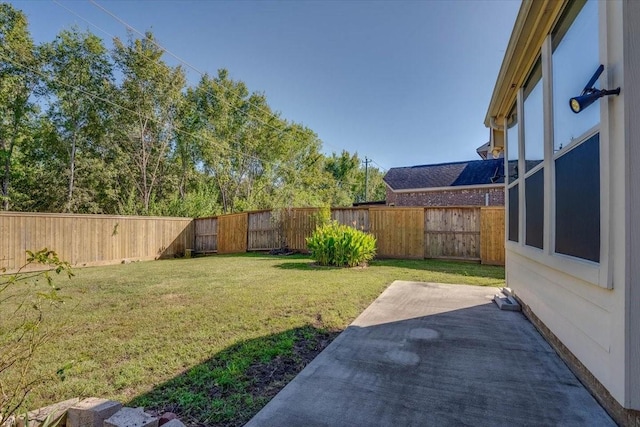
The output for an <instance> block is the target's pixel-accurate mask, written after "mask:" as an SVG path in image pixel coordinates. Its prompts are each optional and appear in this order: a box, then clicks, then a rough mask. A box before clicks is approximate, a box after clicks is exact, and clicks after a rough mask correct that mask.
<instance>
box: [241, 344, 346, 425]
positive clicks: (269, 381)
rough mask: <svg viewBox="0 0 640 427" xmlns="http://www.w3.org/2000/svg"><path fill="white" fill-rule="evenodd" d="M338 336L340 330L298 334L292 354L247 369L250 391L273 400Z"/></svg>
mask: <svg viewBox="0 0 640 427" xmlns="http://www.w3.org/2000/svg"><path fill="white" fill-rule="evenodd" d="M298 335H303V334H302V333H299V334H298ZM336 336H338V332H323V333H318V334H316V335H314V336H307V337H304V336H298V337H297V339H296V341H295V343H294V345H293V350H292V352H291V354H289V355H281V356H276V357H275V358H274V359H273V360H271V361H270V362H268V363H256V364H254V365H252V366H251V367H249V369H247V372H246V375H247V377H248V378H250V379H252V386H251V387H250V389H249V390H248V391H249V392H250V393H251V394H252V395H253V396H256V397H259V398H261V399H268V400H271V398H273V397H274V396H275V395H276V394H278V392H279V391H280V390H282V389H283V388H284V386H286V385H287V384H288V383H289V381H291V380H292V379H293V377H295V376H296V375H298V373H300V371H302V370H303V369H304V368H305V366H307V365H308V364H309V362H311V361H312V360H313V359H314V358H315V357H316V356H317V355H318V354H319V353H320V352H321V351H322V350H324V349H325V348H326V347H327V346H328V345H329V343H330V342H331V341H333V339H334V338H335V337H336ZM246 421H249V420H248V419H247V420H246Z"/></svg>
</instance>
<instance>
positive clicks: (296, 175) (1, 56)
mask: <svg viewBox="0 0 640 427" xmlns="http://www.w3.org/2000/svg"><path fill="white" fill-rule="evenodd" d="M0 59H3V60H6V61H8V62H10V63H11V64H13V65H15V66H17V67H20V68H22V69H24V70H27V71H30V72H32V73H34V74H36V75H38V76H40V77H41V78H42V79H44V80H45V81H52V82H56V81H57V83H58V84H60V85H61V86H64V87H66V88H67V89H71V90H73V91H77V92H80V93H83V94H85V95H87V96H89V97H91V98H94V99H97V100H100V101H102V102H105V103H107V104H109V105H111V106H113V107H115V108H117V109H119V110H122V111H126V112H129V113H132V114H135V115H139V114H138V112H136V111H135V110H132V109H130V108H128V107H125V106H123V105H120V104H118V103H117V102H114V101H112V100H110V99H107V98H104V97H102V96H100V95H97V94H95V93H93V92H90V91H87V90H84V89H82V88H79V87H75V86H71V85H70V84H67V83H66V82H63V81H61V80H60V79H55V78H52V77H49V76H47V75H45V74H43V73H42V72H41V71H39V70H37V69H34V68H32V67H29V66H28V65H25V64H21V63H19V62H16V61H14V60H12V59H11V58H9V57H8V56H5V55H4V54H2V53H0ZM142 118H143V119H145V120H148V121H150V122H153V123H156V124H160V125H162V124H163V123H162V122H161V121H160V120H159V119H157V118H154V117H150V116H142ZM173 129H174V132H176V133H179V134H182V135H184V136H188V137H190V138H193V139H195V140H198V141H201V142H205V143H210V144H212V145H214V146H216V147H218V148H220V149H222V150H226V151H228V152H232V153H236V154H238V155H239V156H240V157H244V158H246V159H250V160H255V161H258V162H259V163H261V164H263V165H270V166H273V167H274V168H275V169H276V170H278V169H279V170H282V171H288V172H291V173H292V176H293V182H292V184H293V185H294V186H297V185H298V184H299V183H300V180H301V176H300V173H299V171H298V170H297V169H296V168H294V167H292V166H289V165H287V164H286V163H274V162H269V161H266V160H264V159H261V158H259V157H256V156H252V155H250V154H247V153H245V152H243V151H240V150H236V149H234V148H231V147H227V146H223V145H221V144H220V143H218V142H216V141H215V140H210V139H206V138H204V137H202V136H199V135H196V134H194V133H193V132H188V131H185V130H183V129H181V128H180V127H179V126H174V127H173ZM285 131H286V129H285V130H283V132H282V133H284V132H285ZM318 156H322V154H319V155H318ZM316 161H317V158H316V159H315V160H314V161H313V163H315V162H316ZM336 184H342V180H336Z"/></svg>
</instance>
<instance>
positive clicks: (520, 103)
mask: <svg viewBox="0 0 640 427" xmlns="http://www.w3.org/2000/svg"><path fill="white" fill-rule="evenodd" d="M516 102H517V105H516V109H517V111H518V113H517V114H518V179H516V180H515V182H517V183H518V184H519V186H518V244H519V245H520V246H524V239H525V236H524V225H525V222H524V221H525V219H526V218H525V208H526V206H525V201H524V191H525V188H524V176H525V174H526V173H527V167H526V163H525V160H524V156H525V152H524V150H525V145H524V144H525V141H524V127H525V126H526V125H527V124H526V123H525V120H524V88H523V87H520V88H518V95H517V97H516Z"/></svg>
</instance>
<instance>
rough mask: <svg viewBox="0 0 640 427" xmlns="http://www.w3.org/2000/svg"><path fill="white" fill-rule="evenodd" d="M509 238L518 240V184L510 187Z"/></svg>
mask: <svg viewBox="0 0 640 427" xmlns="http://www.w3.org/2000/svg"><path fill="white" fill-rule="evenodd" d="M509 240H511V241H512V242H517V241H518V184H516V185H514V186H513V187H511V188H510V189H509Z"/></svg>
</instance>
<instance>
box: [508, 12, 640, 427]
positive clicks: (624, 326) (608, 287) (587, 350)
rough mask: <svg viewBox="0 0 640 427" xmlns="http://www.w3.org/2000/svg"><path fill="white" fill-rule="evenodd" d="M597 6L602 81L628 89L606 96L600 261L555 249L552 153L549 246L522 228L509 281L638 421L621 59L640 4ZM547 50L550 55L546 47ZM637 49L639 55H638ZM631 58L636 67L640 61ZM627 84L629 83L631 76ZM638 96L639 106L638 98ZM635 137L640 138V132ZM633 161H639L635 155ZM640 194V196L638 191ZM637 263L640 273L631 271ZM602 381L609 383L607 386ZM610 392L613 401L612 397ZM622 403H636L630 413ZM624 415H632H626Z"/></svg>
mask: <svg viewBox="0 0 640 427" xmlns="http://www.w3.org/2000/svg"><path fill="white" fill-rule="evenodd" d="M632 5H633V6H632ZM599 14H600V18H599V19H600V26H601V33H600V44H601V46H600V57H601V60H602V63H603V64H604V65H605V74H603V76H602V78H601V80H600V81H601V82H605V83H602V85H603V86H607V87H611V88H615V87H618V86H621V87H622V93H621V95H620V96H618V97H609V98H605V99H604V100H603V101H601V104H600V105H601V124H600V137H601V139H600V141H601V142H600V144H601V145H600V151H601V153H600V168H601V171H600V181H601V191H600V194H601V214H600V215H601V257H600V263H599V264H595V263H590V262H588V261H581V260H579V259H576V258H571V257H567V256H564V255H560V254H555V253H554V251H553V250H552V249H551V248H550V247H549V246H550V244H549V243H550V242H551V238H552V236H553V233H554V230H553V227H554V224H553V221H547V218H553V216H552V213H553V201H552V200H553V199H552V196H553V191H554V187H553V185H552V184H553V175H552V174H553V163H552V162H553V161H552V160H551V159H550V158H546V159H545V162H547V163H546V164H545V173H547V174H549V175H548V176H546V177H545V178H546V179H545V212H547V213H548V215H550V216H545V249H544V250H539V249H536V248H532V247H527V246H525V245H524V244H522V241H523V239H522V237H523V235H524V234H523V232H522V230H521V234H520V243H514V242H507V244H506V280H507V285H508V286H509V287H511V288H512V289H513V290H514V292H515V294H516V295H517V297H518V298H519V299H520V300H521V301H522V302H523V304H524V305H526V306H527V308H528V309H529V310H530V312H531V313H532V314H533V317H535V321H534V323H535V322H536V321H538V320H539V321H540V322H542V323H543V324H544V327H543V328H541V330H543V329H545V330H548V331H550V333H551V334H552V335H553V336H552V337H551V338H552V339H551V341H552V342H553V339H554V338H557V339H558V340H560V341H561V343H562V345H563V346H562V347H564V350H561V353H562V351H568V352H569V354H568V355H567V354H565V355H564V356H568V357H565V360H569V361H570V359H571V358H572V357H573V356H575V358H577V359H578V360H579V362H580V364H581V365H582V367H583V368H586V370H585V371H584V372H582V371H581V369H582V368H580V367H576V366H572V368H573V369H574V372H576V373H577V374H578V376H579V377H581V379H583V381H584V382H585V383H590V382H591V381H590V378H593V379H595V380H597V381H595V383H596V384H597V383H598V382H599V383H600V384H598V385H597V386H596V387H592V392H594V394H595V395H596V397H597V398H598V399H599V401H600V402H601V403H603V404H604V405H605V407H606V408H607V410H609V412H610V413H611V414H612V415H614V416H615V418H616V421H618V422H619V423H622V424H624V425H627V424H628V425H631V423H633V425H636V424H635V423H636V422H640V415H638V413H637V412H635V411H637V410H640V375H639V373H640V367H639V366H640V365H639V364H640V339H638V322H639V317H640V316H639V315H638V313H637V312H638V307H639V306H640V301H638V298H639V296H638V283H639V281H640V279H638V277H636V276H637V275H640V268H638V262H637V256H636V257H635V258H636V259H634V257H633V255H634V254H633V253H631V252H629V251H628V248H629V245H631V247H632V248H633V247H634V246H633V242H635V243H636V244H637V242H640V237H638V235H639V233H640V230H636V231H635V233H634V234H633V235H630V234H629V233H628V231H629V230H628V229H629V227H630V225H631V224H633V225H634V227H637V225H635V222H637V218H638V217H639V216H638V215H639V214H640V208H638V212H630V211H629V210H628V203H629V194H630V193H632V194H634V195H636V194H637V193H638V191H639V190H638V189H639V186H638V185H635V186H633V187H632V186H631V185H630V182H633V180H634V179H635V181H636V182H640V173H638V172H637V170H638V168H639V167H640V160H638V159H640V154H639V155H637V156H636V157H632V159H630V158H629V154H630V153H629V149H630V148H632V147H635V150H634V151H638V149H637V145H638V141H637V140H636V141H630V138H629V135H628V132H629V130H630V128H633V129H636V130H637V128H638V125H637V123H635V122H633V120H636V121H637V117H633V116H631V115H630V114H628V113H627V112H626V111H625V108H628V107H627V104H628V103H629V102H631V101H630V100H628V99H627V100H625V81H626V73H627V72H632V73H635V75H636V76H637V74H638V72H637V71H632V70H633V68H632V67H631V66H630V64H627V61H626V59H627V58H625V60H624V61H623V45H624V43H623V36H624V38H625V39H626V42H627V43H628V42H629V40H628V38H629V34H625V32H626V33H629V32H632V31H634V32H637V31H638V30H634V29H633V27H634V25H637V24H635V23H637V22H638V20H639V19H640V7H637V6H636V5H635V4H634V2H633V1H626V2H600V4H599ZM623 23H624V24H625V25H623ZM635 42H636V44H634V45H633V47H631V46H629V45H627V49H630V48H631V49H634V51H635V52H637V51H638V49H640V44H638V43H637V42H638V37H637V36H636V37H635ZM542 49H543V55H544V46H542ZM635 57H636V60H637V59H640V57H639V55H638V54H637V53H635ZM633 65H634V66H635V67H636V68H637V67H638V63H634V64H633ZM626 85H627V86H629V82H626ZM633 102H634V104H635V105H636V106H637V105H638V101H637V100H636V101H633ZM635 111H638V110H637V109H636V110H635ZM635 136H636V138H637V134H636V135H635ZM639 152H640V151H639ZM634 159H635V160H636V163H637V164H632V163H630V162H632V160H634ZM521 193H522V192H521ZM634 199H637V200H640V197H635V198H634ZM521 202H522V199H521ZM637 206H640V203H637ZM637 206H636V207H637ZM520 215H521V217H520V218H521V219H520V224H523V218H524V213H523V212H522V209H521V212H520ZM633 218H635V219H633ZM549 222H551V224H548V223H549ZM507 227H508V225H507ZM521 228H522V227H521ZM632 229H634V228H632ZM637 246H638V247H640V244H637ZM636 255H637V254H636ZM630 271H633V272H635V274H636V276H631V275H630ZM542 332H543V333H544V331H542ZM547 338H549V336H547ZM556 349H558V347H556ZM600 385H602V386H603V387H604V389H603V390H600V391H599V389H602V387H600ZM611 398H613V399H611ZM609 400H611V401H613V403H614V404H613V406H611V405H608V401H609ZM616 405H617V406H616ZM612 408H613V409H612ZM622 408H626V409H631V410H632V411H626V412H625V411H622ZM618 409H620V410H618ZM621 413H624V414H625V415H620V416H618V415H619V414H621ZM616 414H617V415H616ZM625 417H626V418H625ZM625 420H626V421H625ZM630 420H631V421H630Z"/></svg>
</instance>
